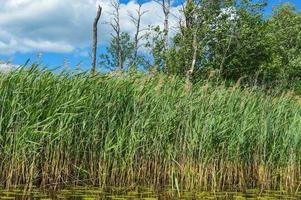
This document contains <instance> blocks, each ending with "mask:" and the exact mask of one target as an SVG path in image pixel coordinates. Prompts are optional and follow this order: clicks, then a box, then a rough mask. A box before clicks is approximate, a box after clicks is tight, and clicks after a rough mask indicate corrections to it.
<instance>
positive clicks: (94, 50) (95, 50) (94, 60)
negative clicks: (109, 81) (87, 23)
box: [91, 6, 102, 76]
mask: <svg viewBox="0 0 301 200" xmlns="http://www.w3.org/2000/svg"><path fill="white" fill-rule="evenodd" d="M101 11H102V7H101V6H98V10H97V13H96V17H95V19H94V23H93V46H92V69H91V73H92V76H94V75H95V71H96V53H97V24H98V21H99V18H100V16H101Z"/></svg>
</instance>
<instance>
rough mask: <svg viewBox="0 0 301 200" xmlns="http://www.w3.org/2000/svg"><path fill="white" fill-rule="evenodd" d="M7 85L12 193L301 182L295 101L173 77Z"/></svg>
mask: <svg viewBox="0 0 301 200" xmlns="http://www.w3.org/2000/svg"><path fill="white" fill-rule="evenodd" d="M0 86H1V87H0V169H1V170H0V184H1V185H4V186H6V187H10V186H12V185H26V186H29V187H30V186H31V185H33V184H35V185H40V186H45V187H54V188H56V187H57V186H60V185H61V186H63V185H66V184H67V185H68V184H72V185H80V184H89V185H100V186H105V185H115V186H119V185H123V186H125V185H126V186H128V185H131V186H132V185H133V186H134V185H136V184H137V185H146V186H150V185H152V186H160V185H164V186H166V185H170V184H171V183H172V182H173V181H174V180H177V183H178V186H179V188H180V189H182V188H191V189H192V188H195V189H202V190H213V191H216V190H219V189H220V190H222V189H223V187H224V186H225V185H226V186H227V188H226V189H235V190H238V189H239V190H243V189H245V188H246V187H249V188H250V187H252V188H253V187H255V188H258V187H264V188H265V189H268V188H273V189H276V188H278V189H281V190H283V189H287V190H291V188H297V186H298V184H299V182H298V181H296V179H295V177H299V176H300V175H301V174H300V171H301V169H300V168H301V165H300V163H301V145H300V141H301V135H300V130H301V106H300V104H298V103H297V101H295V100H294V99H293V97H291V96H289V95H285V94H284V95H280V97H279V95H277V96H278V97H277V96H276V95H275V96H273V95H270V96H267V95H265V94H264V92H261V91H258V90H252V89H245V90H241V89H240V88H239V87H233V88H226V87H224V86H222V85H221V86H219V87H212V86H211V85H210V84H204V83H196V84H195V87H193V88H192V89H191V90H187V89H186V87H185V81H184V80H182V79H179V78H177V77H172V76H169V77H168V76H165V75H163V74H158V75H156V76H153V77H149V76H145V75H133V76H129V77H127V76H124V77H122V78H113V77H110V76H109V75H96V76H94V77H93V78H91V77H90V76H89V75H88V74H78V75H70V74H65V73H62V74H53V73H51V72H50V71H47V70H45V71H40V70H37V69H35V68H31V69H28V70H27V69H21V70H18V71H16V72H15V73H9V74H0ZM292 169H294V170H292ZM238 172H239V173H238ZM242 183H243V184H242ZM266 183H268V184H266ZM229 186H232V188H228V187H229ZM224 189H225V188H224Z"/></svg>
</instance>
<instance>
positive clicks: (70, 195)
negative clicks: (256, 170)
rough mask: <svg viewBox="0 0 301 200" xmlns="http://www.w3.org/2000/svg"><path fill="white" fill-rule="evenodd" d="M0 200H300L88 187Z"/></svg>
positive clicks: (19, 192)
mask: <svg viewBox="0 0 301 200" xmlns="http://www.w3.org/2000/svg"><path fill="white" fill-rule="evenodd" d="M0 199H6V200H10V199H11V200H13V199H15V200H19V199H29V200H35V199H36V200H50V199H68V200H96V199H101V200H106V199H108V200H109V199H114V200H127V199H129V200H157V199H158V200H159V199H162V200H169V199H184V200H186V199H187V200H188V199H189V200H194V199H195V200H196V199H218V200H219V199H237V200H240V199H262V200H264V199H301V195H300V196H298V197H294V196H292V195H289V194H287V193H286V192H281V191H264V192H262V193H260V192H259V190H248V191H247V192H246V193H239V192H218V193H211V192H188V191H182V192H177V191H176V190H172V189H165V190H163V191H154V190H151V189H149V188H143V187H139V188H133V189H129V188H118V189H117V188H108V189H106V190H103V189H99V188H91V187H76V188H69V189H63V190H60V191H58V192H55V193H52V192H49V191H41V190H35V189H34V190H32V191H31V192H24V190H23V189H14V190H11V191H7V190H0Z"/></svg>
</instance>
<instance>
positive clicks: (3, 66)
mask: <svg viewBox="0 0 301 200" xmlns="http://www.w3.org/2000/svg"><path fill="white" fill-rule="evenodd" d="M17 67H18V66H16V65H12V64H9V63H2V62H1V61H0V72H2V73H8V72H11V71H13V70H15V69H16V68H17Z"/></svg>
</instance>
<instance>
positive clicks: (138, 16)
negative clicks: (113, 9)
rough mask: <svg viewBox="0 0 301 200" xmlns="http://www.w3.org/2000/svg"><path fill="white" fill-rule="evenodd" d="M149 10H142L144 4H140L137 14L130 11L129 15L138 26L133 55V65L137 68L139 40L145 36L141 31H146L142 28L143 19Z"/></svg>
mask: <svg viewBox="0 0 301 200" xmlns="http://www.w3.org/2000/svg"><path fill="white" fill-rule="evenodd" d="M147 12H148V11H142V4H139V7H138V9H136V16H134V15H133V14H130V13H129V17H130V18H131V21H132V23H133V24H134V25H135V27H136V32H135V36H134V55H133V66H132V67H135V68H137V58H138V50H139V42H140V40H141V39H142V38H143V35H141V32H142V31H144V29H142V28H141V19H142V16H143V15H144V14H146V13H147Z"/></svg>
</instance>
